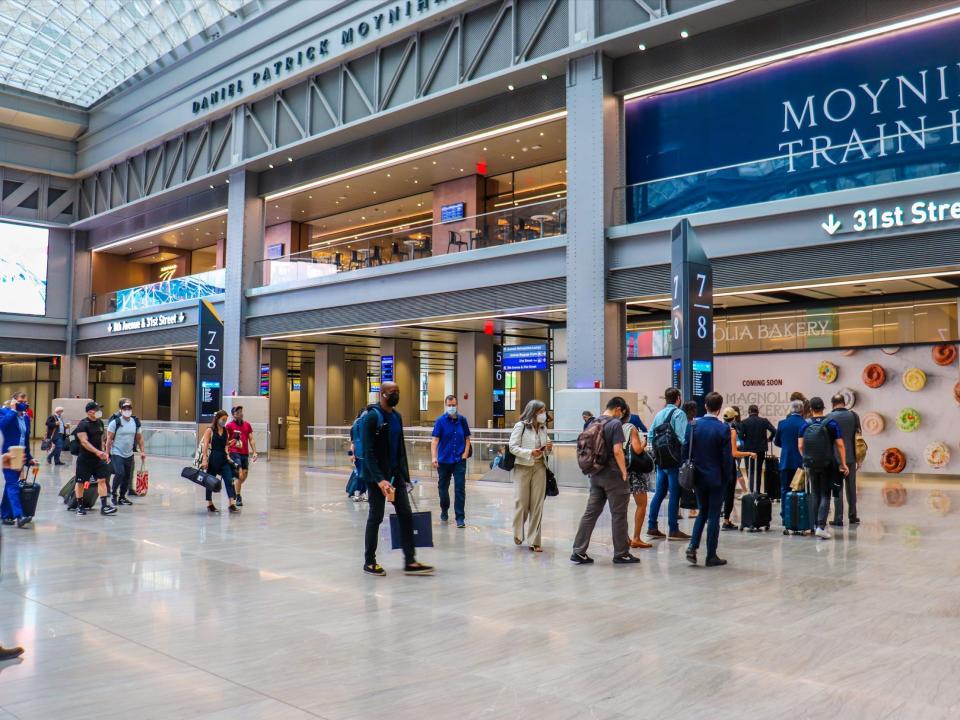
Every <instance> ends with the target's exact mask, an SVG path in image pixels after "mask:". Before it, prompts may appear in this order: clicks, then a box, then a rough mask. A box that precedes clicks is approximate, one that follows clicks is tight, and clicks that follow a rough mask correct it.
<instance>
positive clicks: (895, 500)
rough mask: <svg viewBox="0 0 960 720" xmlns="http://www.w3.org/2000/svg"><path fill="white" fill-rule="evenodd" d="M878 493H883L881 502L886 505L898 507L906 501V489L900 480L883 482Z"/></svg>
mask: <svg viewBox="0 0 960 720" xmlns="http://www.w3.org/2000/svg"><path fill="white" fill-rule="evenodd" d="M880 493H881V494H882V495H883V504H884V505H886V506H887V507H900V506H901V505H904V504H905V503H906V502H907V489H906V488H905V487H904V486H903V483H901V482H896V481H890V482H887V483H884V486H883V487H882V488H881V489H880Z"/></svg>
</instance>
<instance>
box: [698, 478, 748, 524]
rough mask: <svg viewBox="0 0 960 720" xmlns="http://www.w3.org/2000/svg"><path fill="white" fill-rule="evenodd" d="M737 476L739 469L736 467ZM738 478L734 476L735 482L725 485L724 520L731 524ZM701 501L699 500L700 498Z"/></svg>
mask: <svg viewBox="0 0 960 720" xmlns="http://www.w3.org/2000/svg"><path fill="white" fill-rule="evenodd" d="M734 471H735V475H736V473H737V472H739V471H740V470H739V468H737V467H734ZM736 491H737V478H736V476H734V478H733V482H728V483H724V484H723V519H724V520H725V521H726V522H730V515H731V513H733V504H734V502H735V501H736V497H737V495H736ZM698 500H699V498H698Z"/></svg>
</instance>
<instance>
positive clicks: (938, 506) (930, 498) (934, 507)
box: [927, 490, 951, 515]
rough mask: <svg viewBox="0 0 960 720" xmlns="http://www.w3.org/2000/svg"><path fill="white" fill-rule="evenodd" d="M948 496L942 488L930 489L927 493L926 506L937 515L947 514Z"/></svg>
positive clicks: (948, 510) (948, 508)
mask: <svg viewBox="0 0 960 720" xmlns="http://www.w3.org/2000/svg"><path fill="white" fill-rule="evenodd" d="M950 504H951V503H950V496H949V495H947V494H946V493H945V492H944V491H943V490H931V491H930V494H929V495H927V507H928V508H930V510H931V512H933V513H936V514H937V515H947V514H948V513H949V512H950Z"/></svg>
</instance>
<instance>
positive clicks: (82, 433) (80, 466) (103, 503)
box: [74, 400, 117, 515]
mask: <svg viewBox="0 0 960 720" xmlns="http://www.w3.org/2000/svg"><path fill="white" fill-rule="evenodd" d="M102 407H103V406H102V405H98V404H97V403H96V402H94V401H93V400H91V401H90V402H88V403H87V407H86V410H87V416H86V417H85V418H84V419H83V420H81V421H80V422H79V423H77V430H76V433H77V440H79V441H80V454H79V455H78V456H77V476H76V479H75V486H74V487H75V489H76V493H77V515H86V514H87V509H86V508H85V507H84V506H83V486H84V483H86V482H88V481H90V482H93V481H95V482H96V483H97V495H99V496H100V513H101V514H103V515H113V514H114V513H115V512H116V511H117V508H115V507H114V506H113V505H111V504H110V503H108V502H107V486H108V482H109V480H110V476H111V475H112V474H113V468H112V467H111V466H110V463H109V462H108V460H109V459H110V456H109V455H108V454H107V453H106V452H104V450H103V436H104V428H103V420H101V419H100V418H102V417H103V410H102Z"/></svg>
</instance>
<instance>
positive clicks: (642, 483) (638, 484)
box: [628, 472, 650, 495]
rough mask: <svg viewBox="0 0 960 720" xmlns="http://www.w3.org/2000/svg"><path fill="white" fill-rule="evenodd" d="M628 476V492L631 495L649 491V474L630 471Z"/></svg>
mask: <svg viewBox="0 0 960 720" xmlns="http://www.w3.org/2000/svg"><path fill="white" fill-rule="evenodd" d="M628 477H629V478H630V492H631V494H633V495H639V494H640V493H648V492H650V475H649V474H646V475H641V474H640V473H635V472H631V473H630V474H629V475H628Z"/></svg>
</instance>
